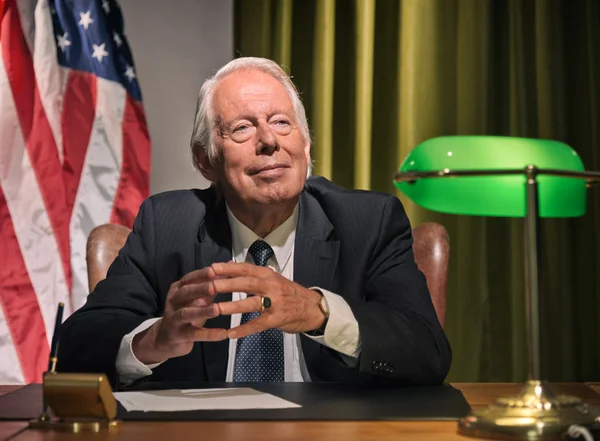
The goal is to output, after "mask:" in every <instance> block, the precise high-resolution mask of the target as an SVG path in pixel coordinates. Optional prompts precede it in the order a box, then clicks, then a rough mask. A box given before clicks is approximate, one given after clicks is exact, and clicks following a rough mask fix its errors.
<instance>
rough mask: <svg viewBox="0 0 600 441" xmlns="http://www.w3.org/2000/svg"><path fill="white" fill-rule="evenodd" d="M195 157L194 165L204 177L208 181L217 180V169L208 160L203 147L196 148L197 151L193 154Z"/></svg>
mask: <svg viewBox="0 0 600 441" xmlns="http://www.w3.org/2000/svg"><path fill="white" fill-rule="evenodd" d="M195 157H196V165H197V166H198V169H199V170H200V173H202V176H204V177H205V178H206V179H208V180H209V181H210V182H218V181H219V179H218V176H217V171H216V169H215V167H214V166H213V164H212V163H211V162H210V159H209V158H208V155H207V154H206V152H205V151H204V149H198V152H197V153H196V155H195Z"/></svg>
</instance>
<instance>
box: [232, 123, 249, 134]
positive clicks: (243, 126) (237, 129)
mask: <svg viewBox="0 0 600 441" xmlns="http://www.w3.org/2000/svg"><path fill="white" fill-rule="evenodd" d="M248 128H249V126H247V125H246V124H244V125H241V126H238V127H236V128H235V129H233V131H234V133H235V132H238V133H239V132H243V131H244V130H247V129H248Z"/></svg>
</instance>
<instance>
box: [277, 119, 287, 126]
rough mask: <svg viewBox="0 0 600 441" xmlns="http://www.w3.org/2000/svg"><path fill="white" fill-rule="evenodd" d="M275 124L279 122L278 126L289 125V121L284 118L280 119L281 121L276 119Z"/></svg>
mask: <svg viewBox="0 0 600 441" xmlns="http://www.w3.org/2000/svg"><path fill="white" fill-rule="evenodd" d="M275 124H277V125H278V126H287V125H288V124H289V123H288V122H287V121H284V120H279V121H275Z"/></svg>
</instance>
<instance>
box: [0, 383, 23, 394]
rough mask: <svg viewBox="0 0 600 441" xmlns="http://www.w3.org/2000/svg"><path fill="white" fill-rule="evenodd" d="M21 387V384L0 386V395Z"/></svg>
mask: <svg viewBox="0 0 600 441" xmlns="http://www.w3.org/2000/svg"><path fill="white" fill-rule="evenodd" d="M20 387H21V386H15V385H10V386H8V385H7V386H0V395H4V394H7V393H9V392H12V391H13V390H17V389H18V388H20Z"/></svg>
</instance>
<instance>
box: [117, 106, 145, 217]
mask: <svg viewBox="0 0 600 441" xmlns="http://www.w3.org/2000/svg"><path fill="white" fill-rule="evenodd" d="M145 121H146V117H145V115H144V108H143V107H142V104H141V103H140V102H139V101H135V100H134V99H133V98H132V97H131V95H128V96H127V104H126V106H125V115H124V116H123V167H122V169H121V178H120V180H119V189H118V191H117V194H116V197H115V203H114V205H113V209H112V214H111V216H110V222H111V223H114V224H121V225H133V220H134V218H135V216H136V214H137V210H132V209H131V208H132V207H139V206H140V205H141V203H142V201H143V200H144V198H145V197H146V195H147V194H148V192H149V181H148V176H150V160H151V158H150V137H149V135H148V129H147V126H146V123H145Z"/></svg>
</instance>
